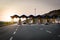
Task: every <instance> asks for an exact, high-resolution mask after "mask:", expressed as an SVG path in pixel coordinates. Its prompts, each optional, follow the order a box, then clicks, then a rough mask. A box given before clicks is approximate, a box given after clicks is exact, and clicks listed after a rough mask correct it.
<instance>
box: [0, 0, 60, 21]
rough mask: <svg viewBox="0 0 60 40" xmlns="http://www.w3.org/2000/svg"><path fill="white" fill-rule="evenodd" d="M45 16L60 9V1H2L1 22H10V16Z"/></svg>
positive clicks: (0, 3) (0, 0)
mask: <svg viewBox="0 0 60 40" xmlns="http://www.w3.org/2000/svg"><path fill="white" fill-rule="evenodd" d="M35 8H36V13H37V14H36V15H38V14H40V15H42V14H44V13H47V12H49V11H52V10H55V9H60V0H0V21H8V20H10V16H11V15H14V14H18V15H22V14H25V15H27V16H28V15H30V14H33V15H35V11H34V9H35Z"/></svg>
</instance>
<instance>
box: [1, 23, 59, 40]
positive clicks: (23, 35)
mask: <svg viewBox="0 0 60 40" xmlns="http://www.w3.org/2000/svg"><path fill="white" fill-rule="evenodd" d="M0 40H60V24H49V25H44V24H31V25H28V24H24V25H17V24H14V25H10V26H5V27H0Z"/></svg>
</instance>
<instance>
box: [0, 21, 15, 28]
mask: <svg viewBox="0 0 60 40" xmlns="http://www.w3.org/2000/svg"><path fill="white" fill-rule="evenodd" d="M14 23H16V22H14ZM14 23H11V22H0V27H2V26H7V25H11V24H14Z"/></svg>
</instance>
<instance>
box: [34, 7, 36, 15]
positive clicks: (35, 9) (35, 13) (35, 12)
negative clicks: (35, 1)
mask: <svg viewBox="0 0 60 40" xmlns="http://www.w3.org/2000/svg"><path fill="white" fill-rule="evenodd" d="M34 11H35V16H36V8H35V9H34Z"/></svg>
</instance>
